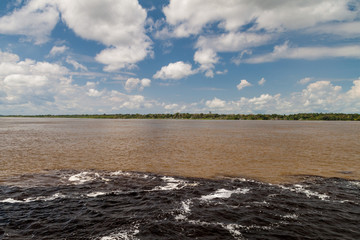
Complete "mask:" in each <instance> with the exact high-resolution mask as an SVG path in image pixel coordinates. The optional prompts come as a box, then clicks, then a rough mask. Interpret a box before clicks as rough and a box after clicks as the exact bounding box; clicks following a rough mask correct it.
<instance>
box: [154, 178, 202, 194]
mask: <svg viewBox="0 0 360 240" xmlns="http://www.w3.org/2000/svg"><path fill="white" fill-rule="evenodd" d="M161 180H163V181H164V182H165V183H166V185H165V186H156V187H155V188H153V189H152V190H151V191H171V190H178V189H182V188H184V187H187V186H192V187H194V186H197V185H198V183H189V182H188V181H185V180H181V179H175V178H173V177H166V176H164V177H162V178H161Z"/></svg>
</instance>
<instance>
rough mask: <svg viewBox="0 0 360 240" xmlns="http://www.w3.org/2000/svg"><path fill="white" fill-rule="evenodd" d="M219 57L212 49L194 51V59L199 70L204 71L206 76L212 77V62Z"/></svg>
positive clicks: (215, 61)
mask: <svg viewBox="0 0 360 240" xmlns="http://www.w3.org/2000/svg"><path fill="white" fill-rule="evenodd" d="M218 60H219V58H218V57H217V55H216V52H214V51H213V50H212V49H209V48H208V49H201V50H198V51H196V53H195V55H194V61H195V62H197V63H199V64H200V65H201V66H200V70H201V71H205V72H206V76H208V77H213V76H214V73H213V71H212V69H213V68H214V64H216V63H217V62H218Z"/></svg>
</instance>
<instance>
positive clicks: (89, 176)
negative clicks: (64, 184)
mask: <svg viewBox="0 0 360 240" xmlns="http://www.w3.org/2000/svg"><path fill="white" fill-rule="evenodd" d="M96 178H100V174H99V173H90V172H81V173H78V174H75V175H72V176H70V177H69V178H68V180H69V181H70V182H73V183H74V184H84V183H86V182H90V181H94V180H95V179H96Z"/></svg>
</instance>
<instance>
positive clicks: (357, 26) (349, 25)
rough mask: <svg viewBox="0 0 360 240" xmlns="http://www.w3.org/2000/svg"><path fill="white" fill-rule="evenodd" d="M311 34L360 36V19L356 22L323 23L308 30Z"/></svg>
mask: <svg viewBox="0 0 360 240" xmlns="http://www.w3.org/2000/svg"><path fill="white" fill-rule="evenodd" d="M308 32H309V33H311V34H314V33H316V34H319V33H325V34H334V35H338V36H341V37H348V38H351V37H359V36H360V21H356V22H338V23H327V24H322V25H319V26H316V27H313V28H310V29H309V30H308Z"/></svg>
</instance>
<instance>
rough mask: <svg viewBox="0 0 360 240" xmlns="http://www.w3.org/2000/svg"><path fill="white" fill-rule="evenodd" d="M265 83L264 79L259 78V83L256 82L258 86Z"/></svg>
mask: <svg viewBox="0 0 360 240" xmlns="http://www.w3.org/2000/svg"><path fill="white" fill-rule="evenodd" d="M265 82H266V80H265V78H261V79H260V81H259V82H258V84H259V85H260V86H263V85H264V84H265Z"/></svg>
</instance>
